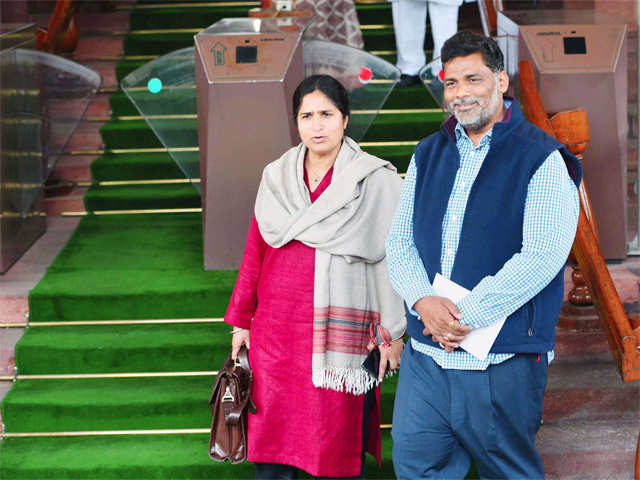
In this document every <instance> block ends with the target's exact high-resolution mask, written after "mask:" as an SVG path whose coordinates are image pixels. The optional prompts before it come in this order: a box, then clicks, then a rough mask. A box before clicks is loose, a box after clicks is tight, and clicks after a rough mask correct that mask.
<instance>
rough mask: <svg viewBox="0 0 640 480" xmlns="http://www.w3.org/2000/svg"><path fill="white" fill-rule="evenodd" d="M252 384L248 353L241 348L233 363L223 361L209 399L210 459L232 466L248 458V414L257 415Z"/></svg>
mask: <svg viewBox="0 0 640 480" xmlns="http://www.w3.org/2000/svg"><path fill="white" fill-rule="evenodd" d="M252 383H253V376H252V374H251V368H250V367H249V352H248V350H247V349H246V348H245V347H244V346H243V347H242V348H241V349H240V352H239V353H238V356H237V358H236V360H235V362H234V361H233V360H232V359H231V355H229V356H228V357H227V359H226V360H225V362H224V365H223V366H222V368H221V369H220V371H219V372H218V376H217V377H216V382H215V384H214V385H213V393H212V394H211V400H209V404H210V406H211V413H212V414H213V419H212V422H211V437H210V438H209V456H210V457H211V458H212V459H213V460H216V461H218V462H224V461H225V460H229V461H230V462H231V463H233V464H235V463H241V462H243V461H245V460H246V459H247V411H250V412H251V413H256V407H255V405H254V404H253V402H252V401H251V386H252Z"/></svg>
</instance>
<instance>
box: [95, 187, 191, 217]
mask: <svg viewBox="0 0 640 480" xmlns="http://www.w3.org/2000/svg"><path fill="white" fill-rule="evenodd" d="M84 203H85V207H86V209H87V211H90V212H93V211H98V212H99V211H105V210H147V209H151V210H152V209H165V208H199V207H200V206H201V201H200V195H199V194H198V191H197V190H196V189H195V188H194V187H193V185H191V184H190V183H186V184H166V185H116V186H106V187H103V186H100V187H90V188H89V190H88V191H87V194H86V195H85V197H84Z"/></svg>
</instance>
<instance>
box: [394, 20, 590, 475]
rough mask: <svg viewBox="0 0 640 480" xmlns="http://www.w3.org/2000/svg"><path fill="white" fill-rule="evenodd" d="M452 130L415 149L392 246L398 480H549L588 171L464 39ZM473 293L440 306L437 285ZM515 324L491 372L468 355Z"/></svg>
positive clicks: (453, 41) (452, 63) (454, 59)
mask: <svg viewBox="0 0 640 480" xmlns="http://www.w3.org/2000/svg"><path fill="white" fill-rule="evenodd" d="M442 62H443V66H444V101H445V104H446V105H447V108H448V109H449V110H450V111H451V113H452V114H453V116H452V117H451V118H450V119H449V120H447V121H446V122H445V123H444V124H443V126H442V129H441V130H440V131H439V132H437V133H434V134H433V135H431V136H429V137H427V138H426V139H424V140H423V141H422V142H420V144H419V145H418V146H417V148H416V150H415V153H414V156H413V158H412V160H411V163H410V165H409V168H408V170H407V175H406V178H405V184H404V187H403V192H402V196H401V199H400V204H399V207H398V211H397V212H396V216H395V218H394V222H393V224H392V227H391V232H390V234H389V237H388V239H387V261H388V263H389V270H390V273H391V280H392V283H393V286H394V288H395V289H396V290H397V291H398V293H400V295H402V297H403V298H404V299H405V303H406V305H407V332H408V333H409V335H410V337H411V339H410V341H409V342H408V345H407V347H406V348H405V350H404V353H403V355H402V368H401V371H400V378H399V381H398V390H397V393H396V399H395V407H394V415H393V430H392V436H393V441H394V446H393V461H394V467H395V471H396V474H397V476H398V477H399V478H411V479H413V478H430V477H435V478H447V479H451V478H464V476H465V474H466V473H467V471H468V469H469V466H470V464H471V462H472V461H473V462H475V464H476V466H477V468H478V473H479V474H480V477H481V478H544V470H543V466H542V461H541V459H540V456H539V455H538V453H537V451H536V449H535V446H534V439H535V435H536V433H537V431H538V428H539V426H540V419H541V413H542V394H543V392H544V388H545V385H546V371H547V364H548V362H550V361H551V360H552V358H553V347H554V345H555V325H556V323H557V319H558V313H559V311H560V306H561V303H562V299H563V267H564V263H565V261H566V258H567V255H568V253H569V251H570V249H571V245H572V243H573V238H574V235H575V230H576V225H577V219H578V213H579V202H578V195H577V189H576V186H577V185H578V184H579V182H580V176H581V168H580V164H579V163H578V161H577V159H576V158H575V157H573V156H572V155H571V154H569V153H568V152H567V151H566V150H565V149H564V148H563V147H562V145H561V144H560V143H558V142H557V141H556V140H554V139H553V138H551V137H550V136H548V135H547V134H545V133H544V132H542V131H541V130H540V129H538V128H536V127H534V126H533V125H531V124H530V123H528V122H527V121H526V120H525V119H524V117H523V116H522V112H521V111H520V109H519V107H518V104H517V103H516V101H515V100H513V99H508V98H503V94H504V93H505V92H506V90H507V87H508V85H509V78H508V76H507V74H506V72H505V71H504V60H503V56H502V53H501V52H500V49H499V47H498V45H497V44H496V43H495V42H494V41H493V40H492V39H489V38H485V37H483V36H480V35H476V34H473V33H470V32H459V33H457V34H456V35H454V36H453V37H451V38H450V39H449V40H447V42H445V44H444V46H443V49H442ZM436 273H440V274H441V275H442V276H444V277H446V278H449V279H450V280H452V281H454V282H456V283H458V284H460V285H462V286H463V287H465V288H467V289H468V290H470V291H471V293H469V294H468V295H467V296H466V297H464V298H463V299H462V300H461V301H459V302H458V303H457V304H454V303H453V302H451V301H450V300H448V299H446V298H443V297H438V296H436V294H435V292H434V290H433V287H432V282H433V280H434V277H435V274H436ZM505 317H506V321H505V323H504V325H503V326H502V329H501V330H500V333H499V334H498V337H497V338H496V340H495V342H494V344H493V346H492V348H491V351H490V353H489V355H488V356H487V357H486V359H485V360H481V359H479V358H477V357H474V356H473V355H471V354H470V353H468V352H466V351H464V350H463V349H461V348H459V345H460V342H461V341H463V340H464V339H465V338H466V336H467V335H468V334H469V332H471V331H472V330H473V329H477V328H482V327H485V326H487V325H490V324H492V323H494V322H497V321H500V320H501V319H504V318H505Z"/></svg>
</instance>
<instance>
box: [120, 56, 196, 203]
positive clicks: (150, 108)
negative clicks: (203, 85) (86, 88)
mask: <svg viewBox="0 0 640 480" xmlns="http://www.w3.org/2000/svg"><path fill="white" fill-rule="evenodd" d="M120 86H121V87H122V90H123V91H124V92H125V93H126V94H127V96H128V97H129V99H130V100H131V102H132V103H133V105H134V106H135V107H136V109H137V110H138V111H139V112H140V114H141V115H142V116H143V117H144V119H145V121H146V122H147V124H148V125H149V127H151V129H152V130H153V132H154V133H155V134H156V136H157V137H158V139H159V140H160V142H161V143H162V145H163V146H164V147H165V148H166V149H167V151H168V152H169V155H171V158H173V160H174V161H175V162H176V164H177V165H178V167H180V170H182V172H183V173H184V174H185V176H186V177H187V178H188V179H189V180H191V182H193V185H194V187H195V188H196V190H198V192H199V193H200V183H199V181H200V157H199V154H198V121H197V117H196V115H197V105H196V78H195V57H194V48H193V47H187V48H183V49H180V50H176V51H174V52H171V53H168V54H166V55H163V56H161V57H159V58H157V59H155V60H153V61H151V62H149V63H146V64H144V65H143V66H142V67H140V68H138V69H137V70H134V71H133V72H131V73H130V74H129V75H127V76H126V77H125V78H124V79H123V80H122V81H121V82H120Z"/></svg>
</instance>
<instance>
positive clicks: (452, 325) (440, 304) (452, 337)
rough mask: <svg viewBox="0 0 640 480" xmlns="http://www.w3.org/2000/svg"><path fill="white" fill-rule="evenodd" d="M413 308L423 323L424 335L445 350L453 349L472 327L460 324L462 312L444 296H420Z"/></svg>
mask: <svg viewBox="0 0 640 480" xmlns="http://www.w3.org/2000/svg"><path fill="white" fill-rule="evenodd" d="M413 309H414V310H415V311H416V312H418V315H420V319H421V320H422V323H423V324H424V330H423V331H422V333H423V334H424V335H431V336H432V338H433V341H434V342H438V343H441V344H442V346H443V347H444V348H445V350H446V351H447V352H451V351H453V350H454V349H455V348H457V347H458V346H459V345H460V342H461V341H462V340H464V338H465V337H466V336H467V335H468V334H469V332H470V331H471V330H472V328H471V327H470V326H469V325H461V324H460V320H461V319H462V313H461V312H460V310H459V309H458V307H457V306H456V304H455V303H453V302H452V301H451V300H449V299H447V298H444V297H422V298H421V299H420V300H418V301H417V302H416V303H415V305H414V306H413Z"/></svg>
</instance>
